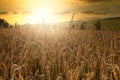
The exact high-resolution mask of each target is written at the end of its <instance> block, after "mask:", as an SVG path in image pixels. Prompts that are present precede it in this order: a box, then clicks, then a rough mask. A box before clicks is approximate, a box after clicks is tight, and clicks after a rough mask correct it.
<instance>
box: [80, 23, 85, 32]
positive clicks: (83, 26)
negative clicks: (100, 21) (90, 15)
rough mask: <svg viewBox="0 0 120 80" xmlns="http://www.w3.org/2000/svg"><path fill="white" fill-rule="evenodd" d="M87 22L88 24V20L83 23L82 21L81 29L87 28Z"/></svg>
mask: <svg viewBox="0 0 120 80" xmlns="http://www.w3.org/2000/svg"><path fill="white" fill-rule="evenodd" d="M86 24H87V23H86V22H82V23H81V26H80V29H81V30H85V28H86Z"/></svg>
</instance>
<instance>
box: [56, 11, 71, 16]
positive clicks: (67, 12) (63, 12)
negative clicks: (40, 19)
mask: <svg viewBox="0 0 120 80" xmlns="http://www.w3.org/2000/svg"><path fill="white" fill-rule="evenodd" d="M69 13H71V10H68V11H60V12H55V14H58V15H64V14H69Z"/></svg>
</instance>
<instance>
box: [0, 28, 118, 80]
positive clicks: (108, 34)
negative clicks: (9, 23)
mask: <svg viewBox="0 0 120 80" xmlns="http://www.w3.org/2000/svg"><path fill="white" fill-rule="evenodd" d="M119 35H120V32H119V31H99V30H98V31H97V30H96V31H94V30H74V29H72V30H71V32H69V30H67V29H50V28H45V29H43V28H37V27H32V28H12V29H1V30H0V80H120V36H119Z"/></svg>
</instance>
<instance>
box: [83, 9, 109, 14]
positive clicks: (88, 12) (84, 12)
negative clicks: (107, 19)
mask: <svg viewBox="0 0 120 80" xmlns="http://www.w3.org/2000/svg"><path fill="white" fill-rule="evenodd" d="M81 13H82V14H94V15H106V14H107V12H103V11H92V10H91V11H83V12H81Z"/></svg>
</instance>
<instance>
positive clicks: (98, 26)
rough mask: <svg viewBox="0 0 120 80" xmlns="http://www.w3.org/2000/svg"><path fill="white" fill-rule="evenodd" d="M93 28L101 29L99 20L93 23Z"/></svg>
mask: <svg viewBox="0 0 120 80" xmlns="http://www.w3.org/2000/svg"><path fill="white" fill-rule="evenodd" d="M94 25H95V30H101V27H102V26H101V22H100V21H97V22H96V23H95V24H94Z"/></svg>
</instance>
